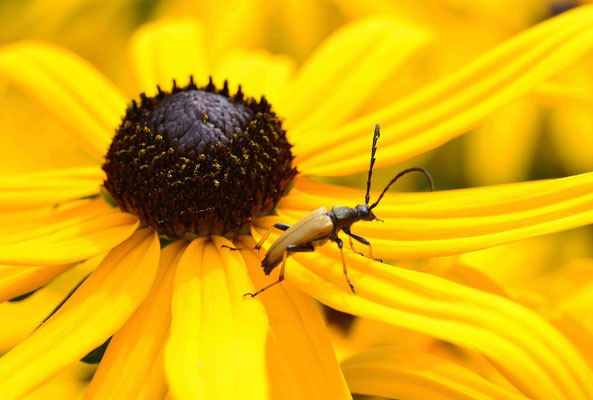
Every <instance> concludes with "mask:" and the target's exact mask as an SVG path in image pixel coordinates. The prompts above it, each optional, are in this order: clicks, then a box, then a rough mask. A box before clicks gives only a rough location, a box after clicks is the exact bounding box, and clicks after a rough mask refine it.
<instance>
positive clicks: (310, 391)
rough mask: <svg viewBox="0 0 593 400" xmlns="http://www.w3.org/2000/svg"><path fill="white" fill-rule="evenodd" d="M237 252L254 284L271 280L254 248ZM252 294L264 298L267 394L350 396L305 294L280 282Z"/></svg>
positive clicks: (245, 242) (248, 241)
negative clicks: (267, 322) (266, 331)
mask: <svg viewBox="0 0 593 400" xmlns="http://www.w3.org/2000/svg"><path fill="white" fill-rule="evenodd" d="M238 244H239V245H241V246H254V245H255V242H254V241H253V238H251V237H247V236H243V237H241V238H240V241H239V243H238ZM242 255H243V258H244V259H245V262H246V263H247V266H248V269H249V274H250V276H251V279H252V280H253V282H254V286H255V288H256V289H259V288H262V287H263V286H264V285H266V284H268V283H270V278H268V277H266V276H265V275H264V273H263V270H262V268H261V266H260V263H261V260H260V258H259V257H258V256H257V255H256V254H255V252H252V251H245V252H243V253H242ZM274 279H276V278H275V275H274ZM256 299H257V300H259V301H261V302H262V303H263V305H264V307H265V308H266V313H267V314H268V319H269V321H270V332H269V334H268V340H267V345H266V358H267V366H268V380H269V382H270V392H271V395H270V397H271V398H273V399H276V398H281V399H295V400H297V399H336V400H337V399H351V398H352V396H351V395H350V391H349V390H348V387H347V386H346V383H345V381H344V377H343V375H342V371H341V370H340V367H339V365H338V363H337V361H336V356H335V354H334V351H333V349H332V345H331V343H330V339H329V335H328V333H327V328H326V326H325V324H324V322H323V318H322V316H321V314H320V313H319V309H318V308H317V306H316V305H315V304H314V302H313V301H312V300H311V299H310V298H309V296H307V295H305V294H304V293H301V292H300V291H298V290H294V289H293V288H291V287H290V286H289V285H282V284H280V285H279V286H277V287H275V288H274V289H270V290H268V291H266V292H264V293H262V294H261V295H259V296H258V297H256ZM248 300H250V301H251V300H255V299H248Z"/></svg>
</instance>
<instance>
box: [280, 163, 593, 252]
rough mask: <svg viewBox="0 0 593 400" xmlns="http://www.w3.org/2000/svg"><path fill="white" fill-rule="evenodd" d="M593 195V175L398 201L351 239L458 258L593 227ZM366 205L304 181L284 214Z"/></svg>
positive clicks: (350, 192) (384, 205)
mask: <svg viewBox="0 0 593 400" xmlns="http://www.w3.org/2000/svg"><path fill="white" fill-rule="evenodd" d="M592 192H593V173H588V174H582V175H575V176H571V177H567V178H561V179H552V180H543V181H533V182H524V183H515V184H509V185H500V186H491V187H483V188H474V189H464V190H455V191H442V192H434V193H397V194H396V193H391V194H387V195H386V196H385V198H384V199H383V200H382V201H381V203H380V204H379V205H378V206H377V208H376V209H374V212H375V213H376V214H377V215H378V216H379V217H380V218H382V219H383V220H384V221H385V222H384V223H379V222H376V221H373V222H359V223H357V224H355V225H354V226H353V228H352V231H353V233H355V234H357V235H361V236H364V237H365V238H367V239H369V241H371V243H372V245H373V248H374V249H375V256H377V257H383V258H421V257H437V256H444V255H451V254H458V253H464V252H468V251H474V250H479V249H483V248H487V247H491V246H496V245H499V244H502V243H507V242H511V241H515V240H520V239H525V238H528V237H533V236H540V235H544V234H548V233H553V232H558V231H561V230H566V229H571V228H575V227H578V226H583V225H587V224H590V223H592V222H593V211H591V210H592V209H593V194H591V193H592ZM317 193H320V194H317ZM376 196H377V195H376V193H375V194H372V196H371V199H373V198H375V199H376V198H377V197H376ZM363 199H364V192H363V191H362V190H354V189H343V188H340V187H337V186H333V185H323V184H317V183H310V182H308V181H306V180H304V179H299V180H297V183H296V185H295V188H294V189H293V190H292V191H291V193H290V194H289V195H288V196H286V197H284V198H283V199H282V201H281V202H280V204H279V206H278V213H279V215H282V216H283V219H284V222H285V223H287V224H289V225H290V224H292V223H294V222H295V221H296V220H298V219H300V218H302V217H303V216H304V215H306V213H308V212H310V211H311V210H314V209H316V208H318V207H321V206H324V207H328V208H331V207H332V206H334V205H348V206H351V207H352V206H354V205H355V204H357V203H360V202H361V200H363ZM398 203H400V204H398ZM359 247H360V246H359Z"/></svg>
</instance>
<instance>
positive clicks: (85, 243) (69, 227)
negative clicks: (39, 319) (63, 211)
mask: <svg viewBox="0 0 593 400" xmlns="http://www.w3.org/2000/svg"><path fill="white" fill-rule="evenodd" d="M138 223H139V222H138V218H136V217H135V216H134V215H131V214H127V213H122V212H111V211H110V212H106V213H105V212H103V213H97V214H95V215H92V216H91V217H90V218H81V220H80V221H76V223H74V224H68V222H67V221H66V226H63V227H59V229H57V230H55V231H49V232H40V234H39V236H36V237H30V238H26V239H21V240H18V241H14V242H12V243H1V244H0V263H2V264H9V265H39V266H43V265H47V266H49V265H61V264H67V263H71V262H76V261H80V260H85V259H88V258H90V257H93V256H95V255H97V254H100V253H104V252H107V251H109V250H111V249H112V248H114V247H115V246H117V245H118V244H120V243H121V242H123V241H124V240H126V239H127V238H128V237H130V235H132V234H133V233H134V231H135V230H136V228H137V227H138ZM58 225H59V224H58ZM32 230H33V232H38V231H40V230H41V231H43V229H35V227H33V228H32ZM20 233H23V232H20ZM24 234H25V235H27V236H29V235H28V233H27V232H24Z"/></svg>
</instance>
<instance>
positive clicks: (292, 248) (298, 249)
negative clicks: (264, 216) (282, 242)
mask: <svg viewBox="0 0 593 400" xmlns="http://www.w3.org/2000/svg"><path fill="white" fill-rule="evenodd" d="M287 229H288V228H287ZM312 251H315V247H314V246H313V245H312V244H310V243H308V244H303V245H300V246H299V245H294V244H289V245H288V246H286V249H285V250H284V254H282V264H281V265H280V274H279V275H278V280H277V281H275V282H272V283H270V284H269V285H267V286H264V287H263V288H261V289H260V290H258V291H257V292H255V293H245V294H244V295H243V296H251V297H255V296H257V295H258V294H260V293H261V292H263V291H264V290H267V289H269V288H271V287H272V286H274V285H276V284H278V283H280V282H282V281H283V280H284V269H285V267H286V259H287V258H288V253H310V252H312Z"/></svg>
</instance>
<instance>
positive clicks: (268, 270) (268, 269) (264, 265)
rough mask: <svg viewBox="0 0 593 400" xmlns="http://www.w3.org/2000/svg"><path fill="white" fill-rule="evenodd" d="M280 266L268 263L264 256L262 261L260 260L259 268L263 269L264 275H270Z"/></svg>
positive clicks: (266, 257)
mask: <svg viewBox="0 0 593 400" xmlns="http://www.w3.org/2000/svg"><path fill="white" fill-rule="evenodd" d="M278 264H280V262H275V263H270V260H269V259H268V256H265V257H264V259H263V260H261V267H262V268H263V269H264V273H265V274H266V275H270V273H271V272H272V271H273V270H274V268H276V266H277V265H278Z"/></svg>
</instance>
